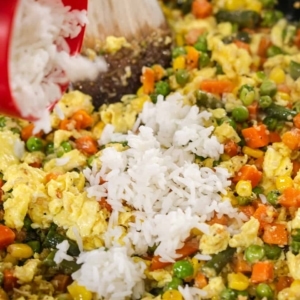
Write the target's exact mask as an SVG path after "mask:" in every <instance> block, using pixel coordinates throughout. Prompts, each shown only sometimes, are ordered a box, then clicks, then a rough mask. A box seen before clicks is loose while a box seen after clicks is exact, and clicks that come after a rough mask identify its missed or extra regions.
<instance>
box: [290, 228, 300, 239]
mask: <svg viewBox="0 0 300 300" xmlns="http://www.w3.org/2000/svg"><path fill="white" fill-rule="evenodd" d="M292 239H293V240H294V241H296V242H300V228H296V229H293V230H292Z"/></svg>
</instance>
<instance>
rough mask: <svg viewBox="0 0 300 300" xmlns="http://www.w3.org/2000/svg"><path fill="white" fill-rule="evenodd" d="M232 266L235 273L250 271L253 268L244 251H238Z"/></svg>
mask: <svg viewBox="0 0 300 300" xmlns="http://www.w3.org/2000/svg"><path fill="white" fill-rule="evenodd" d="M231 267H232V270H233V271H234V272H235V273H250V272H251V270H252V269H251V264H250V263H248V262H247V261H246V260H245V259H244V256H243V254H242V253H238V254H236V255H235V256H234V257H233V259H232V262H231Z"/></svg>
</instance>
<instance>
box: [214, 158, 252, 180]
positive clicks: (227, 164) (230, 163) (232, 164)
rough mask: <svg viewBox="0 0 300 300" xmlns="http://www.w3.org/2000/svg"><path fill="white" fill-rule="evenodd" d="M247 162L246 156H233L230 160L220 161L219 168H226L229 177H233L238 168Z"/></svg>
mask: <svg viewBox="0 0 300 300" xmlns="http://www.w3.org/2000/svg"><path fill="white" fill-rule="evenodd" d="M247 161H248V156H247V155H243V156H240V155H237V156H233V157H232V158H231V159H229V160H227V161H222V162H221V163H220V166H221V167H222V168H226V169H227V170H228V172H229V174H230V175H231V176H233V175H234V174H235V173H236V172H238V171H239V170H240V168H241V167H242V166H243V165H245V164H246V163H247Z"/></svg>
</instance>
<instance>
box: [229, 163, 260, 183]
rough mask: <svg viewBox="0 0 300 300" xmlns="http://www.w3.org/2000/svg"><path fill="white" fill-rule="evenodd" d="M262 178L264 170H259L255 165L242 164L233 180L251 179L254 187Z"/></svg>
mask: <svg viewBox="0 0 300 300" xmlns="http://www.w3.org/2000/svg"><path fill="white" fill-rule="evenodd" d="M261 178H262V172H260V171H258V170H257V169H256V167H255V166H253V165H244V166H242V167H241V168H240V169H239V171H238V173H237V174H236V176H235V177H234V178H233V179H232V181H233V182H238V181H240V180H249V181H250V182H251V185H252V188H254V187H256V186H257V185H258V183H259V182H260V180H261Z"/></svg>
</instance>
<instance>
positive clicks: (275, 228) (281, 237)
mask: <svg viewBox="0 0 300 300" xmlns="http://www.w3.org/2000/svg"><path fill="white" fill-rule="evenodd" d="M262 239H263V241H264V242H265V243H267V244H274V245H287V244H288V232H287V228H286V225H285V224H279V223H278V224H277V223H275V224H268V225H266V226H265V227H264V233H263V237H262Z"/></svg>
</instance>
